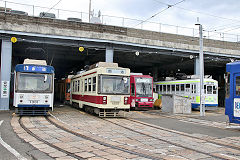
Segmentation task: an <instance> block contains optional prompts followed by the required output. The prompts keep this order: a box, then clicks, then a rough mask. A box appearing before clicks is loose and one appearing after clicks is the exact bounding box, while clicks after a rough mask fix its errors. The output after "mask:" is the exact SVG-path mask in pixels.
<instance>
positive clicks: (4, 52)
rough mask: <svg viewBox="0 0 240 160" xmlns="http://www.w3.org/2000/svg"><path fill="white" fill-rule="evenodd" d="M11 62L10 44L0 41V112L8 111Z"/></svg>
mask: <svg viewBox="0 0 240 160" xmlns="http://www.w3.org/2000/svg"><path fill="white" fill-rule="evenodd" d="M11 60H12V42H10V41H8V40H2V48H1V77H0V80H1V84H0V90H1V97H0V110H9V98H10V97H9V96H10V78H11V64H12V62H11Z"/></svg>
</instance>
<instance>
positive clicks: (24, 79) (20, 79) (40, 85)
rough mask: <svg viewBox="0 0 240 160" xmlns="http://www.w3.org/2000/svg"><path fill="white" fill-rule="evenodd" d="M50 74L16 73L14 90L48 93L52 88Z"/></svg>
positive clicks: (51, 76)
mask: <svg viewBox="0 0 240 160" xmlns="http://www.w3.org/2000/svg"><path fill="white" fill-rule="evenodd" d="M52 78H53V75H51V74H36V73H20V72H18V73H17V81H16V92H28V93H31V92H33V93H34V92H38V93H40V92H41V93H44V92H45V93H50V92H52V90H53V87H52Z"/></svg>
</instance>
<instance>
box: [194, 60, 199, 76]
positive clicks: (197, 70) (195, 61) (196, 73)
mask: <svg viewBox="0 0 240 160" xmlns="http://www.w3.org/2000/svg"><path fill="white" fill-rule="evenodd" d="M199 63H200V60H199V57H196V58H195V59H194V74H195V75H200V68H199Z"/></svg>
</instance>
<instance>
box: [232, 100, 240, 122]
mask: <svg viewBox="0 0 240 160" xmlns="http://www.w3.org/2000/svg"><path fill="white" fill-rule="evenodd" d="M233 116H234V117H240V98H234V108H233Z"/></svg>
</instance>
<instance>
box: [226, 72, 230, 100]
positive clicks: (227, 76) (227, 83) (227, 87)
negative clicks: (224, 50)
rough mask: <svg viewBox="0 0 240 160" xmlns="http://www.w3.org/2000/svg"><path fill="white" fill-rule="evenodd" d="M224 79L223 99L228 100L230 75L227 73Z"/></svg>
mask: <svg viewBox="0 0 240 160" xmlns="http://www.w3.org/2000/svg"><path fill="white" fill-rule="evenodd" d="M225 75H226V77H225V93H226V95H225V97H226V98H229V96H230V73H229V72H227V73H226V74H225Z"/></svg>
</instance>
